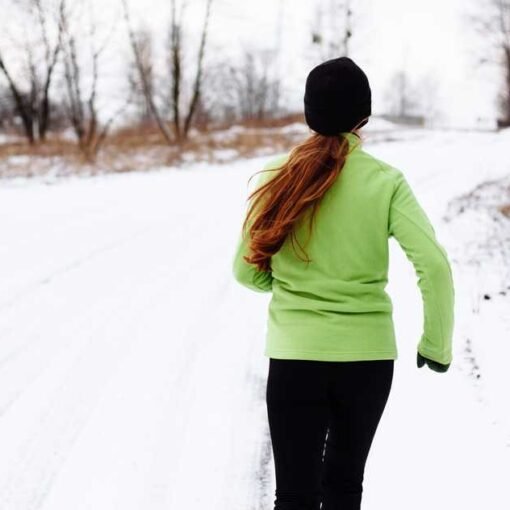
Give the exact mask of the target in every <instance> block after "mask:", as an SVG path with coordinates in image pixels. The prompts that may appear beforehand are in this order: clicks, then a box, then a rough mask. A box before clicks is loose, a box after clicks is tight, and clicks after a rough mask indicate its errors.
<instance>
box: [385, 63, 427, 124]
mask: <svg viewBox="0 0 510 510" xmlns="http://www.w3.org/2000/svg"><path fill="white" fill-rule="evenodd" d="M386 98H387V102H388V107H389V108H388V109H389V111H390V113H391V114H392V115H394V116H397V117H401V118H404V117H408V116H409V115H412V114H413V113H416V108H417V107H418V105H419V98H418V91H417V89H416V87H415V86H414V85H413V84H412V83H411V81H410V78H409V75H408V74H407V72H405V71H397V72H396V73H394V74H393V76H392V78H391V80H390V83H389V86H388V89H387V92H386Z"/></svg>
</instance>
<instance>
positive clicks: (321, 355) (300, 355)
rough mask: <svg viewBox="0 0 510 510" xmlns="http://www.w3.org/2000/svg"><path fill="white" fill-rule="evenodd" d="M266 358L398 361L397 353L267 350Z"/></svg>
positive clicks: (265, 352)
mask: <svg viewBox="0 0 510 510" xmlns="http://www.w3.org/2000/svg"><path fill="white" fill-rule="evenodd" d="M264 356H266V357H268V358H276V359H304V360H316V361H369V360H378V359H393V360H396V359H398V353H397V352H395V351H352V352H337V351H301V350H300V351H296V350H292V351H278V350H265V351H264Z"/></svg>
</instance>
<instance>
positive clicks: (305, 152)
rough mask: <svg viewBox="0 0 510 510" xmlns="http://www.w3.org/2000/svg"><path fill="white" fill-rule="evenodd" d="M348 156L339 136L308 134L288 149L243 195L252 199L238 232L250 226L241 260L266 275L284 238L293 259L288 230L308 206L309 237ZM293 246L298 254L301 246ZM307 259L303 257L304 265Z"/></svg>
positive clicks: (294, 239) (293, 238)
mask: <svg viewBox="0 0 510 510" xmlns="http://www.w3.org/2000/svg"><path fill="white" fill-rule="evenodd" d="M348 152H349V141H348V140H347V138H346V137H345V136H343V135H342V134H338V135H334V136H324V135H321V134H319V133H313V134H312V135H310V136H309V137H308V138H307V139H306V140H305V141H304V142H302V143H300V144H299V145H297V146H296V147H294V149H292V151H291V152H290V154H289V157H288V158H287V160H286V162H285V163H284V164H283V165H281V166H280V167H278V168H272V169H271V171H273V170H279V171H278V173H277V175H276V176H275V177H274V178H272V179H271V180H269V182H266V183H265V184H263V185H262V186H260V187H259V188H257V189H256V190H255V191H254V192H253V193H251V195H250V196H249V197H248V200H251V199H252V198H254V200H253V202H252V203H251V206H250V208H249V210H248V213H247V215H246V219H245V220H244V223H243V228H242V230H243V233H244V232H245V230H246V227H247V225H248V224H249V223H251V226H250V228H249V230H248V232H249V236H250V244H249V250H250V251H251V254H250V255H249V256H245V257H244V260H245V261H246V262H248V263H250V264H254V265H256V266H257V268H258V270H260V271H271V257H272V255H274V254H275V253H277V252H278V250H279V249H280V248H281V246H282V245H283V243H284V241H285V239H286V237H287V236H288V235H289V234H290V235H291V241H292V246H293V248H294V251H295V252H296V254H297V255H298V256H299V253H298V252H297V250H296V247H295V245H294V241H297V238H296V235H295V232H294V226H295V224H296V222H297V220H298V218H300V217H301V215H302V214H303V213H304V212H305V211H306V210H308V208H309V207H312V214H311V216H310V219H309V236H311V233H312V223H313V221H314V219H315V215H316V212H317V208H318V206H319V203H320V200H321V198H322V197H323V196H324V194H325V193H326V191H327V190H328V189H329V188H330V187H331V186H332V185H333V183H334V182H335V180H336V179H337V177H338V175H339V174H340V172H341V170H342V168H343V166H344V164H345V161H346V158H347V154H348ZM266 171H268V170H263V172H266ZM257 210H258V212H256V211H257ZM252 216H253V218H252ZM252 219H253V221H251V220H252ZM243 235H244V234H243ZM309 240H310V237H309V238H308V241H309ZM308 241H307V244H308ZM298 244H299V242H298ZM299 247H300V249H301V250H302V251H303V252H304V249H303V247H302V246H301V245H299ZM305 254H306V253H305ZM301 260H303V259H301ZM310 261H311V260H310V259H309V258H308V256H307V260H306V262H310Z"/></svg>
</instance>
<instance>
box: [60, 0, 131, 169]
mask: <svg viewBox="0 0 510 510" xmlns="http://www.w3.org/2000/svg"><path fill="white" fill-rule="evenodd" d="M83 5H85V2H84V1H82V2H80V4H76V3H75V6H79V7H83ZM62 20H63V21H62V24H63V27H64V38H63V40H64V44H63V61H64V83H65V89H66V93H67V113H68V118H69V121H70V124H71V126H72V128H73V131H74V133H75V135H76V139H77V143H78V147H79V148H80V150H81V151H82V153H83V155H84V156H85V158H86V159H87V160H90V161H92V160H94V159H95V158H96V156H97V154H98V152H99V150H100V149H101V147H102V145H103V143H104V142H105V140H106V137H107V135H108V133H109V130H110V128H111V126H112V124H113V122H114V121H115V119H116V118H117V117H118V115H120V114H121V113H122V112H123V111H124V110H125V109H126V107H127V106H128V104H129V103H130V101H131V97H128V98H127V100H126V101H125V102H124V103H123V104H122V105H121V106H120V107H119V108H118V109H116V110H115V111H114V112H113V113H111V114H110V116H109V117H108V118H107V120H106V121H104V122H101V121H100V118H99V113H98V82H99V73H100V66H99V60H100V58H101V56H102V54H103V53H104V51H105V50H106V49H107V47H108V43H109V41H110V37H111V34H112V32H113V30H114V26H112V29H111V30H110V31H109V32H108V33H107V34H106V36H104V37H103V39H102V41H101V42H100V43H99V44H98V39H99V35H98V30H97V24H96V20H95V18H94V16H93V15H92V14H90V20H89V27H88V31H86V32H82V31H80V30H79V29H78V28H77V26H76V23H74V24H73V22H72V21H73V20H72V15H71V14H70V13H69V11H67V10H65V11H64V12H63V15H62ZM80 25H81V26H83V25H84V20H83V19H82V18H81V17H80ZM84 49H88V53H89V55H88V57H89V58H88V59H87V58H85V57H84V56H83V55H82V54H81V53H80V51H83V50H84ZM84 75H89V76H90V85H89V87H88V91H87V92H85V91H84V87H83V81H82V78H83V76H84Z"/></svg>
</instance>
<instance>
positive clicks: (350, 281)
mask: <svg viewBox="0 0 510 510" xmlns="http://www.w3.org/2000/svg"><path fill="white" fill-rule="evenodd" d="M342 135H343V136H344V137H346V138H347V139H348V142H349V154H348V155H347V158H346V161H345V164H344V166H343V168H342V170H341V172H340V174H339V176H338V177H337V179H336V181H335V182H334V184H333V185H332V186H331V187H330V188H329V189H328V190H327V192H326V193H325V194H324V196H323V197H322V199H321V202H320V205H319V208H318V210H317V213H316V217H315V221H314V224H313V232H312V235H309V224H308V217H307V215H306V214H304V215H303V216H302V217H301V218H300V219H299V220H298V221H297V222H296V225H295V229H294V233H295V239H292V238H291V236H287V238H286V239H285V241H284V243H283V245H282V247H281V248H280V250H279V251H278V252H277V253H275V254H274V255H273V256H272V257H271V269H272V271H271V273H270V274H268V273H262V272H260V271H258V272H257V271H256V270H254V268H253V266H251V267H249V266H248V264H246V262H245V261H244V260H242V255H245V254H246V251H245V248H246V245H245V243H244V242H242V241H241V243H240V245H239V247H238V252H237V254H236V258H235V261H234V272H235V273H236V278H237V279H238V281H240V282H241V283H244V284H245V285H246V284H247V285H248V286H250V285H251V288H255V289H256V290H257V289H258V290H261V291H269V290H270V291H272V299H271V301H270V303H269V309H268V318H267V336H266V347H265V355H266V356H269V357H273V358H287V359H310V360H324V361H342V360H370V359H396V358H397V357H398V352H397V346H396V339H395V331H394V325H393V320H392V308H393V307H392V302H391V298H390V296H389V295H388V294H387V293H386V291H385V286H386V285H387V282H388V280H387V276H388V262H389V257H388V238H389V237H390V236H391V235H393V236H395V238H396V239H397V241H398V242H399V243H400V244H401V246H402V248H403V249H404V251H405V252H406V255H407V257H408V258H409V259H410V260H411V261H412V262H413V264H414V265H415V268H416V271H417V274H418V276H420V279H419V281H418V284H419V285H420V290H421V292H422V295H423V299H424V313H425V317H424V334H423V336H422V339H421V341H420V344H419V346H418V349H419V351H420V352H421V354H423V355H424V356H428V357H429V358H430V359H433V360H435V361H437V362H439V363H445V364H447V363H449V362H450V360H451V336H452V328H453V298H454V296H453V284H452V275H451V270H450V266H449V263H448V259H447V256H446V253H445V251H444V249H443V248H442V246H441V245H440V244H439V243H438V241H437V240H436V238H435V233H434V230H433V228H432V226H431V224H430V221H429V220H428V218H427V216H426V214H425V212H424V211H423V209H422V208H421V206H420V205H419V203H418V202H417V200H416V198H415V196H414V194H413V193H412V191H411V189H410V188H409V185H408V183H407V181H406V180H405V177H404V175H403V174H402V172H401V171H400V170H398V169H396V168H394V167H392V166H391V165H389V164H387V163H385V162H383V161H380V160H378V159H377V158H374V157H373V156H371V155H370V154H369V153H367V152H366V151H365V150H363V149H362V147H361V140H360V139H359V137H358V136H357V135H356V134H354V133H342ZM287 157H288V155H287V154H284V155H282V156H279V157H277V158H275V159H273V160H272V161H270V162H269V163H268V164H267V165H266V167H265V169H266V170H268V171H265V172H263V173H262V179H260V180H259V184H263V183H265V182H266V181H267V180H270V179H271V178H272V177H274V176H275V175H276V172H277V171H278V167H279V166H280V165H281V164H282V163H283V162H284V161H285V160H286V158H287ZM271 168H275V172H272V171H270V169H271ZM300 247H304V248H305V250H306V254H307V255H308V257H309V259H310V261H309V262H307V261H306V259H305V258H304V257H303V256H301V257H298V256H297V255H296V250H297V252H298V253H301V249H300Z"/></svg>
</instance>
